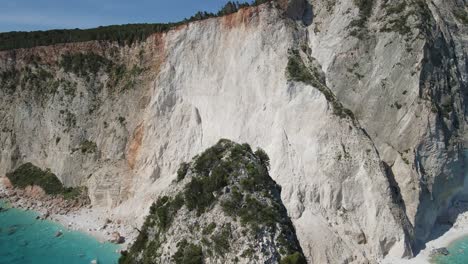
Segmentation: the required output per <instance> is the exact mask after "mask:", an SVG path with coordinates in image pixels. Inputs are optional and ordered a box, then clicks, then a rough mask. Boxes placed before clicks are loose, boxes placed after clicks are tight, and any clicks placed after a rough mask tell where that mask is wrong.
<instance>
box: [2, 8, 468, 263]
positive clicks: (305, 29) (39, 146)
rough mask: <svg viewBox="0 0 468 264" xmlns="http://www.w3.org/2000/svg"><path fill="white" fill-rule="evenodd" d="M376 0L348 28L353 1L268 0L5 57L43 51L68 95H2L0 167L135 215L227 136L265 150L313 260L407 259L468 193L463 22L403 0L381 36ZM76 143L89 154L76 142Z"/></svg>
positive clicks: (7, 63) (10, 62)
mask: <svg viewBox="0 0 468 264" xmlns="http://www.w3.org/2000/svg"><path fill="white" fill-rule="evenodd" d="M370 2H371V3H373V4H372V9H371V12H370V13H369V14H368V17H366V19H365V21H364V22H363V23H364V24H360V26H359V27H357V29H356V26H355V27H351V26H350V23H352V21H355V20H357V19H358V18H361V15H362V14H361V13H360V12H362V11H360V9H359V8H358V7H357V6H356V3H355V2H354V1H342V2H336V3H335V2H334V1H328V0H321V1H315V2H312V3H309V4H304V5H296V7H302V8H304V13H303V16H302V19H299V20H297V18H298V17H297V16H298V15H297V14H298V13H297V10H294V12H293V11H291V10H290V12H293V14H294V16H295V18H296V20H293V19H291V18H289V17H287V16H286V15H285V14H284V12H283V10H282V9H281V8H278V7H277V4H271V3H268V4H264V5H261V6H258V7H250V8H247V9H241V10H240V11H239V12H237V13H235V14H231V15H228V16H224V17H220V18H211V19H207V20H203V21H199V22H192V23H189V24H186V25H182V26H179V27H177V28H176V29H173V30H170V31H169V32H167V33H158V34H154V35H152V36H151V37H150V38H148V39H147V40H146V41H144V42H142V43H138V44H134V45H132V46H131V47H121V46H119V45H117V44H115V43H108V42H98V41H93V42H87V43H75V44H59V45H54V46H48V47H36V48H31V49H23V50H14V51H2V52H0V69H2V70H3V71H7V70H10V69H12V68H15V69H18V70H19V69H22V67H23V66H25V65H32V63H31V61H30V60H31V55H34V56H38V57H40V58H41V59H40V62H39V63H38V64H39V66H31V67H32V68H33V69H46V70H47V71H50V72H51V74H52V76H53V77H52V78H53V79H54V80H69V81H71V82H75V83H76V90H75V92H73V93H71V94H70V93H67V92H66V91H67V89H66V87H65V85H59V86H58V89H57V91H56V92H54V93H47V92H41V90H40V89H30V88H29V89H27V88H25V87H24V85H23V86H22V85H19V86H18V87H16V90H15V92H14V93H11V92H9V91H8V90H7V89H0V98H1V99H0V100H1V104H0V125H1V128H2V130H1V131H0V149H1V152H0V174H5V173H6V172H8V171H10V170H12V169H14V168H15V167H17V166H19V165H21V164H22V163H25V162H32V163H34V164H35V165H37V166H39V167H42V168H50V169H51V170H52V171H53V172H54V173H55V174H56V175H57V176H59V177H60V178H61V180H62V181H63V182H64V183H65V184H66V185H86V186H88V188H89V193H90V196H91V197H90V198H91V201H92V204H93V205H94V206H96V207H105V208H109V209H111V210H112V212H113V213H115V214H118V215H120V216H121V217H125V218H126V219H127V220H128V221H134V220H135V221H137V222H138V223H142V220H143V218H144V216H145V215H146V214H147V212H148V208H149V206H150V204H151V203H152V202H153V201H154V200H155V199H156V198H157V197H158V196H159V194H161V193H162V192H163V191H164V190H165V189H166V188H167V186H169V184H170V183H171V181H172V180H174V179H175V174H176V170H177V168H178V166H179V164H180V163H181V162H183V161H188V160H190V159H191V158H192V157H193V156H194V155H196V154H198V153H200V152H201V151H202V150H204V149H206V148H207V147H209V146H211V145H213V144H214V143H216V142H217V141H218V140H219V139H220V138H228V139H231V140H234V141H237V142H247V143H249V144H250V145H252V146H253V147H256V146H259V147H262V148H263V149H265V150H266V152H267V153H268V154H269V156H270V159H271V170H270V175H271V176H272V177H273V179H274V180H275V181H276V182H277V183H278V184H279V185H281V186H282V200H283V203H284V204H285V206H286V208H287V210H288V213H289V215H290V217H291V219H292V221H293V223H294V225H295V227H296V231H297V237H298V239H299V242H300V244H301V246H302V248H303V251H304V254H305V255H306V257H307V258H308V260H309V262H311V263H364V262H366V261H369V262H370V263H376V262H377V261H378V260H379V259H382V258H383V257H384V256H385V255H388V254H391V255H394V256H398V257H410V256H412V255H413V254H414V252H417V248H418V247H419V246H420V245H421V244H422V243H424V242H425V239H426V238H427V237H428V235H429V233H430V230H431V228H432V226H433V225H434V224H435V223H436V219H437V217H438V216H440V215H441V214H443V212H444V211H445V209H446V208H447V207H448V206H449V205H450V203H451V201H452V199H453V198H454V197H456V196H457V195H460V194H463V183H464V177H465V176H464V175H463V170H464V168H463V167H462V164H463V162H462V161H463V156H462V145H463V142H464V141H466V137H467V136H466V134H467V133H466V132H464V131H465V130H464V128H465V126H466V107H465V103H464V102H465V99H466V96H467V91H466V87H467V86H466V85H467V84H466V81H467V72H466V64H465V62H466V49H467V45H466V44H465V42H466V31H467V29H466V25H464V24H462V23H460V22H459V21H457V20H456V18H455V17H454V16H453V15H452V11H451V10H454V8H459V6H460V4H458V7H456V6H457V3H458V2H456V1H448V2H447V1H444V2H442V1H434V2H431V3H426V4H424V6H425V8H424V9H418V8H421V6H419V5H418V4H421V3H422V1H408V3H407V5H406V6H405V9H403V11H400V12H406V13H409V15H408V17H406V18H407V20H405V21H404V22H405V23H406V24H404V25H407V26H408V27H409V29H410V30H409V32H408V31H407V30H406V28H405V27H403V26H402V28H399V27H394V28H393V29H391V30H382V29H383V28H386V27H391V25H393V24H394V23H396V22H391V20H392V19H395V18H399V17H400V16H401V14H402V13H399V14H389V13H388V12H389V11H388V9H389V8H390V7H391V6H396V5H398V4H399V3H398V1H391V2H390V1H388V3H387V1H370ZM424 3H425V2H424ZM384 4H386V5H385V7H384ZM389 6H390V7H389ZM426 8H427V9H426ZM299 10H300V8H299ZM391 10H392V9H391ZM411 10H413V11H411ZM414 10H424V11H426V13H424V14H430V17H431V18H430V20H429V21H422V20H421V19H423V18H424V16H423V15H424V14H422V15H421V14H419V13H418V12H419V11H418V12H416V11H414ZM406 13H405V14H406ZM290 14H291V13H290ZM366 16H367V14H366ZM424 19H425V18H424ZM418 23H422V24H423V26H427V28H426V27H419V26H418V25H419V24H418ZM389 25H390V26H389ZM361 34H363V35H361ZM291 49H297V50H301V56H303V58H306V57H308V56H307V55H310V56H311V57H312V58H314V59H315V62H314V63H316V64H317V65H319V66H318V67H320V68H321V71H323V72H322V73H321V74H322V75H323V77H324V78H325V80H326V86H327V87H328V88H329V89H330V90H331V91H332V92H333V93H334V94H335V95H336V97H337V99H338V101H339V102H341V103H342V104H343V106H344V107H346V108H349V109H350V110H351V111H352V112H353V113H354V116H355V118H356V119H353V118H351V117H340V116H338V115H336V114H335V111H334V105H333V103H331V102H330V101H329V100H327V98H326V96H325V95H324V94H323V92H321V91H320V90H319V89H317V88H318V87H314V86H313V85H310V84H305V83H302V82H295V81H290V80H288V74H287V71H286V68H287V65H288V59H289V57H290V50H291ZM67 52H71V53H89V52H93V53H97V54H100V55H102V56H103V57H106V58H109V59H111V60H113V61H116V62H119V63H122V64H124V65H127V66H128V68H131V66H132V65H138V66H139V67H141V68H144V69H145V70H144V71H143V72H142V73H141V74H139V75H136V76H134V77H131V78H133V79H132V81H133V86H132V88H130V89H125V88H124V87H123V86H124V84H123V83H119V84H117V85H112V84H111V83H110V81H109V79H111V76H109V74H107V73H106V72H105V71H101V72H99V74H97V75H96V78H94V79H91V80H90V81H86V80H85V78H80V77H79V76H77V75H76V74H73V73H67V72H65V71H64V70H63V69H62V68H61V67H59V61H60V59H61V56H62V55H63V54H66V53H67ZM310 63H313V62H310ZM33 71H34V70H33ZM129 78H130V77H129ZM43 85H51V84H50V83H45V84H43ZM3 86H4V87H6V85H5V83H3ZM4 87H0V88H4ZM33 88H34V86H33ZM36 88H37V87H36ZM449 106H450V109H451V110H450V111H448V110H447V109H448V108H449ZM444 111H445V112H444ZM123 118H124V119H123ZM85 140H88V141H89V142H94V143H95V144H96V151H94V152H86V151H85V152H83V151H80V150H79V149H80V146H81V144H82V143H83V142H84V141H85Z"/></svg>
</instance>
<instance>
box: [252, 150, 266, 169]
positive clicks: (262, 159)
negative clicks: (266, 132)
mask: <svg viewBox="0 0 468 264" xmlns="http://www.w3.org/2000/svg"><path fill="white" fill-rule="evenodd" d="M255 156H257V158H259V159H260V162H261V163H262V165H263V166H265V168H267V169H270V157H268V154H267V153H266V152H265V151H264V150H263V149H261V148H257V150H256V151H255Z"/></svg>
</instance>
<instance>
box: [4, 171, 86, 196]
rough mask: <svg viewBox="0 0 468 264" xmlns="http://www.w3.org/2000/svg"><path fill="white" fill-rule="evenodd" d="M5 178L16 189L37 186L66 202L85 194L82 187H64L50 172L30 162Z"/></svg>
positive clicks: (84, 189)
mask: <svg viewBox="0 0 468 264" xmlns="http://www.w3.org/2000/svg"><path fill="white" fill-rule="evenodd" d="M6 176H7V178H8V179H9V180H10V182H11V184H12V185H13V186H14V187H16V188H26V187H27V186H39V187H41V188H42V189H43V190H44V192H45V193H46V194H49V195H62V196H63V198H64V199H67V200H70V199H75V198H78V197H79V196H80V195H81V194H82V193H85V192H86V188H84V187H64V186H63V184H62V182H60V180H59V179H58V178H57V176H56V175H55V174H53V173H52V172H50V170H48V169H47V170H42V169H40V168H39V167H36V166H34V165H33V164H32V163H30V162H28V163H25V164H23V165H21V166H19V167H18V168H17V169H16V170H14V171H13V172H10V173H7V174H6Z"/></svg>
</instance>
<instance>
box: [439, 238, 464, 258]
mask: <svg viewBox="0 0 468 264" xmlns="http://www.w3.org/2000/svg"><path fill="white" fill-rule="evenodd" d="M447 249H448V251H449V253H450V254H449V255H448V256H437V257H435V258H433V262H434V263H437V264H466V263H468V236H466V237H462V238H460V239H458V240H456V241H454V242H453V243H451V244H450V245H449V246H448V247H447Z"/></svg>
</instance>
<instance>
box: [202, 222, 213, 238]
mask: <svg viewBox="0 0 468 264" xmlns="http://www.w3.org/2000/svg"><path fill="white" fill-rule="evenodd" d="M215 229H216V224H215V223H213V222H211V223H210V224H209V225H207V226H206V227H205V228H204V229H203V231H202V234H203V235H209V234H211V233H213V231H214V230H215Z"/></svg>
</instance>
